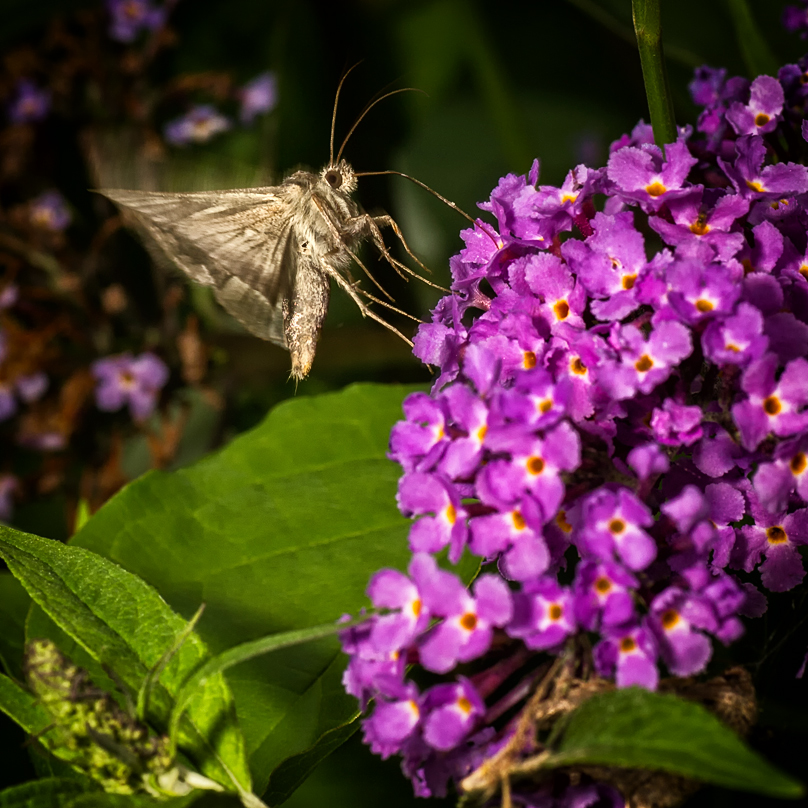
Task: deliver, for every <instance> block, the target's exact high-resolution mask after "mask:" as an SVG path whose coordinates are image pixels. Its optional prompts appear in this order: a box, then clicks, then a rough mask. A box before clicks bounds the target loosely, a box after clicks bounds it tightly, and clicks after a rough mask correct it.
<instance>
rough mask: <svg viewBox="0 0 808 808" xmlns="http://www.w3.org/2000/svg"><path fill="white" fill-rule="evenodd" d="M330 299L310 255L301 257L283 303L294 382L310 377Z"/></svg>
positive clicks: (323, 277) (327, 286)
mask: <svg viewBox="0 0 808 808" xmlns="http://www.w3.org/2000/svg"><path fill="white" fill-rule="evenodd" d="M330 296H331V281H330V279H329V277H328V275H326V274H325V273H324V272H323V271H322V270H321V269H320V267H319V265H318V264H317V261H316V260H315V259H314V258H313V257H312V256H311V255H306V254H302V255H300V257H299V260H298V264H297V274H296V277H295V287H294V293H293V294H292V295H291V296H289V297H287V298H285V299H284V300H283V303H282V308H283V328H284V335H285V337H286V345H287V347H288V348H289V353H290V354H291V357H292V376H293V377H294V378H295V379H305V378H306V376H308V374H309V370H310V369H311V365H312V362H313V361H314V354H315V352H316V350H317V340H318V339H319V338H320V330H321V329H322V327H323V321H324V320H325V317H326V314H328V302H329V299H330Z"/></svg>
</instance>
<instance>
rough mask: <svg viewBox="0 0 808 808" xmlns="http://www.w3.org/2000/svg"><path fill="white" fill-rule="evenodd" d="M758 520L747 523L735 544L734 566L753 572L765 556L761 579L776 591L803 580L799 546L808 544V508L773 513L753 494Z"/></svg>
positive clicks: (767, 586) (803, 570)
mask: <svg viewBox="0 0 808 808" xmlns="http://www.w3.org/2000/svg"><path fill="white" fill-rule="evenodd" d="M751 505H752V507H751V509H750V510H751V513H752V516H753V517H754V519H755V522H754V524H752V525H745V526H744V527H742V528H741V530H740V533H739V535H738V537H737V540H736V542H735V547H734V548H733V552H732V556H731V561H730V566H733V567H740V568H742V569H744V570H746V571H747V572H751V571H752V570H753V569H754V568H755V567H756V566H757V564H758V563H760V561H761V558H762V559H763V563H762V564H760V580H761V582H762V583H763V586H765V587H766V589H769V590H770V591H772V592H785V591H787V590H789V589H793V588H794V587H795V586H797V584H800V583H802V580H803V578H804V577H805V569H804V568H803V565H802V559H801V557H800V553H799V550H798V549H797V548H798V547H801V546H803V545H805V544H808V508H800V509H799V510H796V511H793V512H792V513H785V512H782V511H781V512H779V513H772V512H770V511H767V510H765V509H764V508H762V507H761V506H760V505H759V504H758V502H757V501H756V498H755V497H753V498H752V503H751Z"/></svg>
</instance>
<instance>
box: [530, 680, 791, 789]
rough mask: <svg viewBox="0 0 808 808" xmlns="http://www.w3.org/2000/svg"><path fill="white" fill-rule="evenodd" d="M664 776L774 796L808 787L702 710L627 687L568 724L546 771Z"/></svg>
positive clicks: (667, 696)
mask: <svg viewBox="0 0 808 808" xmlns="http://www.w3.org/2000/svg"><path fill="white" fill-rule="evenodd" d="M580 765H605V766H619V767H621V768H640V769H660V770H662V771H667V772H673V773H675V774H680V775H684V776H686V777H691V778H693V779H696V780H701V781H703V782H705V783H714V784H715V785H720V786H725V787H727V788H732V789H737V790H739V791H754V792H756V793H758V794H767V795H770V796H773V797H785V798H795V797H799V796H801V795H802V794H803V788H802V786H801V784H800V783H798V782H797V781H796V780H794V779H793V778H791V777H789V776H788V775H787V774H784V773H783V772H781V771H779V770H778V769H776V768H775V767H774V766H772V765H771V764H770V763H768V762H767V761H766V760H764V759H763V758H762V757H760V756H759V755H758V754H757V753H756V752H753V751H752V750H751V749H750V748H749V747H748V746H746V744H744V743H743V741H741V739H740V738H738V736H737V735H736V734H735V733H734V732H732V730H730V729H729V728H728V727H726V726H725V725H724V724H722V723H721V722H720V721H719V720H718V719H717V718H716V717H715V716H714V715H712V714H711V713H709V712H707V710H705V709H704V708H703V707H702V706H700V705H699V704H695V703H694V702H691V701H685V700H683V699H680V698H678V697H677V696H673V695H670V694H662V693H649V692H648V691H647V690H642V689H640V688H627V689H625V690H616V691H613V692H611V693H604V694H602V695H599V696H596V697H594V698H593V699H590V700H589V701H587V702H586V703H584V704H583V705H582V706H581V707H579V708H578V709H577V710H576V711H575V712H574V713H573V714H572V715H571V717H570V719H569V722H568V724H567V725H566V727H565V729H564V733H563V737H562V738H561V741H560V743H559V744H558V745H557V746H556V749H555V752H554V753H553V754H552V755H551V757H550V759H549V760H548V761H547V764H546V766H547V767H550V768H555V767H558V766H580Z"/></svg>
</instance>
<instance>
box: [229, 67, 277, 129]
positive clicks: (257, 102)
mask: <svg viewBox="0 0 808 808" xmlns="http://www.w3.org/2000/svg"><path fill="white" fill-rule="evenodd" d="M238 97H239V99H240V100H241V111H240V112H239V120H240V121H241V122H242V123H243V124H250V123H252V121H253V118H255V116H256V115H260V114H261V113H263V112H272V110H273V109H275V105H276V104H277V103H278V80H277V78H276V77H275V74H274V73H272V72H270V71H267V72H266V73H261V74H260V75H259V76H256V77H255V78H254V79H253V80H252V81H248V82H247V84H245V85H244V86H243V87H242V88H241V89H240V90H239V91H238Z"/></svg>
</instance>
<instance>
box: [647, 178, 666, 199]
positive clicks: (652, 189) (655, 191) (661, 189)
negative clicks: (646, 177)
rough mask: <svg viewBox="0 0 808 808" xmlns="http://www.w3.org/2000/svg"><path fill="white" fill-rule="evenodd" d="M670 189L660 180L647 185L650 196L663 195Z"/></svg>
mask: <svg viewBox="0 0 808 808" xmlns="http://www.w3.org/2000/svg"><path fill="white" fill-rule="evenodd" d="M667 190H668V189H667V188H666V187H665V186H664V185H663V184H662V183H661V182H659V181H657V182H652V183H651V184H650V185H646V186H645V192H646V193H647V194H648V196H662V194H664V193H665V191H667Z"/></svg>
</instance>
